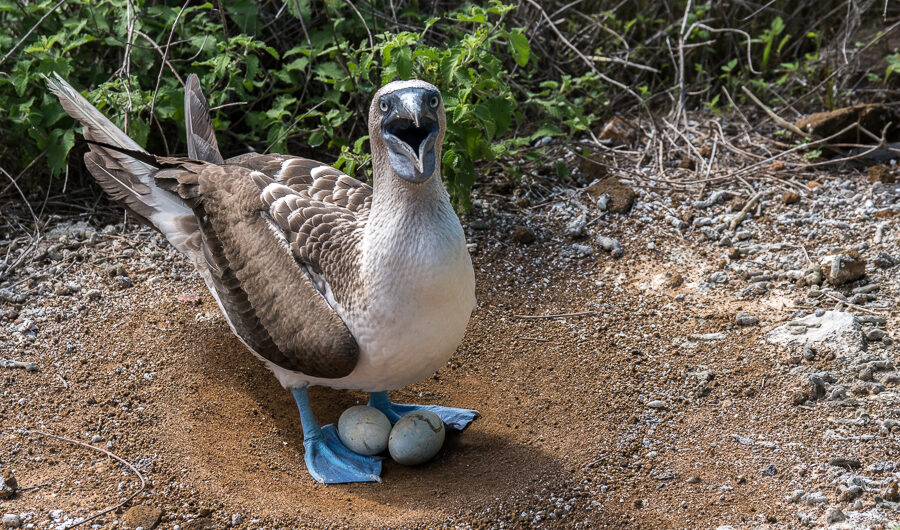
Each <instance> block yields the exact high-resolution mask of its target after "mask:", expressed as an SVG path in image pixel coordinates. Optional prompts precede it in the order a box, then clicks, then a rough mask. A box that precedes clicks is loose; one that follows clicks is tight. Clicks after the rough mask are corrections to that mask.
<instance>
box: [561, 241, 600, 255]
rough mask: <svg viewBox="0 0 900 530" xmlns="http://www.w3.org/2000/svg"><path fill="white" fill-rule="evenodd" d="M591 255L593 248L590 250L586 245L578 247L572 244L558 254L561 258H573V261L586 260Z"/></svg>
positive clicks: (576, 244)
mask: <svg viewBox="0 0 900 530" xmlns="http://www.w3.org/2000/svg"><path fill="white" fill-rule="evenodd" d="M593 253H594V249H593V248H591V247H589V246H587V245H579V244H578V243H573V244H572V245H569V246H568V247H567V248H564V249H563V250H562V252H560V254H561V255H563V256H567V257H570V258H575V259H579V258H586V257H588V256H590V255H591V254H593Z"/></svg>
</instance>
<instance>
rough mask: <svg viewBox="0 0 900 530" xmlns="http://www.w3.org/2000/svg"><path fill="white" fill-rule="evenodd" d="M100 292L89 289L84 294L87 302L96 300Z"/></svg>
mask: <svg viewBox="0 0 900 530" xmlns="http://www.w3.org/2000/svg"><path fill="white" fill-rule="evenodd" d="M100 294H101V293H100V290H99V289H91V290H89V291H88V292H86V293H85V295H86V296H87V297H88V300H98V299H99V298H100Z"/></svg>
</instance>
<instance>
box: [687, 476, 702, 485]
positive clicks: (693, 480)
mask: <svg viewBox="0 0 900 530" xmlns="http://www.w3.org/2000/svg"><path fill="white" fill-rule="evenodd" d="M687 483H688V484H700V477H698V476H693V477H691V478H689V479H687Z"/></svg>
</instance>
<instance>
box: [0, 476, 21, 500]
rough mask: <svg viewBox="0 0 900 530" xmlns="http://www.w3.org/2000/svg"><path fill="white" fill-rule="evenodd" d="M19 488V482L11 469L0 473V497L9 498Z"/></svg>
mask: <svg viewBox="0 0 900 530" xmlns="http://www.w3.org/2000/svg"><path fill="white" fill-rule="evenodd" d="M18 489H19V483H18V482H17V481H16V476H15V475H14V474H13V472H12V471H6V472H4V473H3V474H0V499H11V498H13V496H14V495H15V494H16V491H17V490H18Z"/></svg>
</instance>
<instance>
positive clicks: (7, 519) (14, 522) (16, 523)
mask: <svg viewBox="0 0 900 530" xmlns="http://www.w3.org/2000/svg"><path fill="white" fill-rule="evenodd" d="M20 526H22V519H21V518H20V517H19V516H18V515H16V514H14V513H7V514H3V528H19V527H20Z"/></svg>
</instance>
